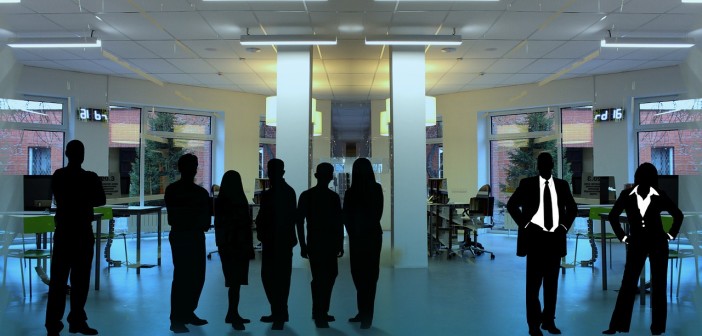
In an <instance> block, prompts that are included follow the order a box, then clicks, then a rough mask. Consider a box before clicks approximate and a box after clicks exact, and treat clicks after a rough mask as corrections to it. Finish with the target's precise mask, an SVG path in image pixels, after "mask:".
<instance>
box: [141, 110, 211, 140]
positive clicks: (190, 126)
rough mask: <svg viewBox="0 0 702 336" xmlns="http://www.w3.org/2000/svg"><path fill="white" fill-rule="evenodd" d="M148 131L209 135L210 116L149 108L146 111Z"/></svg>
mask: <svg viewBox="0 0 702 336" xmlns="http://www.w3.org/2000/svg"><path fill="white" fill-rule="evenodd" d="M148 118H149V123H148V124H149V128H148V129H149V131H157V132H172V133H185V134H200V135H209V134H211V132H212V117H210V116H202V115H195V114H185V113H171V112H160V111H155V110H151V111H149V113H148Z"/></svg>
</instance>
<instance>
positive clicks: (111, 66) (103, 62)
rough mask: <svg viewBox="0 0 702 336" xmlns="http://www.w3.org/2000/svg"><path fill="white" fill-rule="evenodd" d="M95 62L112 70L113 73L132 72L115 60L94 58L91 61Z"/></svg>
mask: <svg viewBox="0 0 702 336" xmlns="http://www.w3.org/2000/svg"><path fill="white" fill-rule="evenodd" d="M93 62H95V63H97V64H100V65H102V66H103V67H104V68H106V69H108V70H110V71H112V73H114V74H120V75H121V74H133V72H132V71H131V70H129V69H127V68H125V67H123V66H121V65H119V64H117V63H115V62H112V61H111V60H108V59H103V60H96V61H93Z"/></svg>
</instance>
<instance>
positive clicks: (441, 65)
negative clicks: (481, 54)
mask: <svg viewBox="0 0 702 336" xmlns="http://www.w3.org/2000/svg"><path fill="white" fill-rule="evenodd" d="M465 61H468V60H463V61H459V60H455V59H433V60H427V61H426V64H425V70H424V71H425V72H426V73H427V74H434V73H446V72H448V71H451V70H452V69H453V68H454V67H455V66H456V64H458V63H460V62H465Z"/></svg>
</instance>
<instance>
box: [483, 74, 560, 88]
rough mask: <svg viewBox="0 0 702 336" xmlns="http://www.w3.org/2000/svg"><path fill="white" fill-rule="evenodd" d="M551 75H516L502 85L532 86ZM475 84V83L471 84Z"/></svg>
mask: <svg viewBox="0 0 702 336" xmlns="http://www.w3.org/2000/svg"><path fill="white" fill-rule="evenodd" d="M549 75H550V74H519V73H518V74H514V75H512V76H510V77H509V78H507V79H505V80H504V81H503V82H502V84H504V85H520V84H530V83H537V82H540V81H541V80H543V79H544V78H546V77H548V76H549ZM471 84H473V83H471Z"/></svg>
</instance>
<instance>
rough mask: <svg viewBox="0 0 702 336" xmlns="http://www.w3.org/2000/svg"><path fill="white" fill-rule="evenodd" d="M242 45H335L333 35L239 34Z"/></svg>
mask: <svg viewBox="0 0 702 336" xmlns="http://www.w3.org/2000/svg"><path fill="white" fill-rule="evenodd" d="M239 42H240V43H241V45H244V46H265V45H279V46H281V45H336V36H334V35H241V38H240V40H239Z"/></svg>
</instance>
